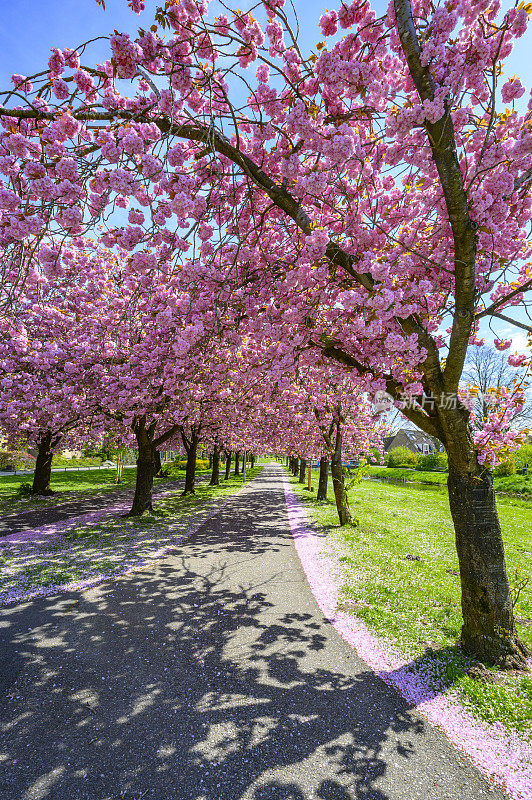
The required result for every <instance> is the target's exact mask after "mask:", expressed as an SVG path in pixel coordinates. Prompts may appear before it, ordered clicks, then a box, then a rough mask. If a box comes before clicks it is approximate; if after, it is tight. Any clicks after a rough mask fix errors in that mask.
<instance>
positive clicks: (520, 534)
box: [290, 472, 532, 737]
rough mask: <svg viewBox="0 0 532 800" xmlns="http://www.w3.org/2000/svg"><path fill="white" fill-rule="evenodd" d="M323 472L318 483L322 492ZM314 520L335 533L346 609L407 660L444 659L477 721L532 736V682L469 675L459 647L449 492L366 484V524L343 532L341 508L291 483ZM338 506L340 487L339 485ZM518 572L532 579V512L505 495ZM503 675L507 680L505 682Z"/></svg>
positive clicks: (360, 516) (526, 595)
mask: <svg viewBox="0 0 532 800" xmlns="http://www.w3.org/2000/svg"><path fill="white" fill-rule="evenodd" d="M317 480H318V474H317V472H316V473H315V475H314V476H313V485H314V489H316V488H317ZM290 481H291V483H292V486H293V488H294V489H295V491H296V492H297V494H298V495H299V497H300V498H301V499H302V500H303V501H304V502H305V505H306V507H307V509H308V511H309V512H310V516H311V519H312V520H313V521H314V523H316V525H317V526H318V527H320V528H322V529H325V530H327V531H328V534H329V535H328V541H329V543H330V545H331V546H332V548H333V551H334V553H335V554H336V556H337V558H338V559H339V561H340V562H341V564H342V567H343V573H344V579H343V586H342V593H341V602H340V605H341V606H342V610H345V611H348V612H349V613H352V614H355V615H356V616H357V617H360V618H361V619H362V620H364V622H365V623H366V624H367V625H368V627H369V628H370V629H371V630H372V631H373V632H375V633H376V634H377V635H379V636H380V637H382V638H383V639H385V640H387V641H388V642H390V643H391V644H392V645H394V646H395V647H396V648H397V649H399V650H400V652H402V653H403V654H404V655H405V656H407V657H410V658H412V659H413V660H414V659H416V658H429V659H436V660H438V661H439V662H440V664H439V666H440V669H439V671H440V672H441V674H442V680H443V683H444V684H445V685H447V686H449V687H454V688H456V689H457V691H458V692H459V694H460V698H461V700H462V702H463V703H465V705H466V706H468V707H469V708H470V709H471V710H472V711H473V712H474V713H475V714H476V715H477V716H479V717H480V718H482V719H484V720H486V721H488V722H501V723H502V724H503V725H506V726H507V727H508V728H514V729H518V730H521V731H526V733H527V736H530V737H532V676H530V675H524V676H523V675H515V674H513V673H508V674H504V673H498V674H497V680H498V681H499V680H500V681H501V683H500V685H499V684H491V683H481V682H480V681H478V680H474V679H472V678H470V677H469V676H467V675H465V674H464V671H465V669H466V668H467V667H468V666H469V665H470V663H471V662H470V661H468V660H467V659H465V658H464V656H463V655H462V653H461V651H460V649H459V647H457V644H456V643H457V641H458V640H459V636H460V627H461V624H462V619H461V612H460V579H459V575H458V560H457V556H456V549H455V543H454V529H453V525H452V521H451V516H450V512H449V505H448V499H447V493H446V492H445V491H441V490H438V489H432V488H430V487H428V488H426V489H422V488H421V487H416V486H408V485H394V484H389V483H385V482H383V483H380V482H378V481H371V480H365V481H362V482H361V483H360V484H359V485H357V486H355V487H354V488H353V489H352V490H351V491H350V502H351V509H352V512H353V515H354V517H355V518H356V519H357V523H356V524H355V525H354V526H349V527H344V528H340V527H339V526H338V517H337V513H336V507H335V505H334V503H333V502H328V503H326V504H321V503H320V504H318V503H317V502H316V500H315V491H314V492H313V493H312V495H311V494H310V493H309V492H308V491H306V490H305V489H304V487H303V486H302V485H301V484H299V483H298V482H297V480H296V479H295V478H292V477H291V478H290ZM329 498H330V501H332V498H333V493H332V484H331V482H329ZM497 506H498V509H499V515H500V519H501V526H502V530H503V537H504V542H505V548H506V556H507V565H508V573H509V576H510V579H511V581H512V582H515V580H514V579H515V573H516V570H517V571H518V574H521V575H532V537H531V535H530V531H531V528H532V507H531V505H530V503H529V502H526V501H523V500H520V499H513V498H505V497H498V498H497ZM531 590H532V585H529V586H528V587H526V589H525V590H524V591H523V592H522V593H521V596H520V598H519V600H518V602H517V604H516V607H515V614H516V619H517V628H518V631H519V635H520V636H521V638H522V640H523V641H524V642H525V643H526V644H527V645H528V647H529V648H530V649H531V650H532V591H531ZM501 676H502V677H501Z"/></svg>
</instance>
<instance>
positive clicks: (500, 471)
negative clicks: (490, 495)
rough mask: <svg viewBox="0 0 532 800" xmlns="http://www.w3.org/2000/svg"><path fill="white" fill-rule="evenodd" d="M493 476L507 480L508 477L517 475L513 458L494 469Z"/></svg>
mask: <svg viewBox="0 0 532 800" xmlns="http://www.w3.org/2000/svg"><path fill="white" fill-rule="evenodd" d="M493 474H494V476H495V477H496V478H507V477H508V475H515V461H514V459H513V457H512V458H509V459H508V460H507V461H501V463H500V464H497V466H495V467H494V468H493Z"/></svg>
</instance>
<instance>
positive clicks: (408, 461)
mask: <svg viewBox="0 0 532 800" xmlns="http://www.w3.org/2000/svg"><path fill="white" fill-rule="evenodd" d="M417 458H418V457H417V454H416V453H413V452H412V450H409V449H408V447H394V448H393V450H390V452H389V453H388V457H387V459H386V465H387V466H388V467H415V466H416V464H417Z"/></svg>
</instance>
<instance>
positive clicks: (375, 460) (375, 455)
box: [368, 447, 382, 464]
mask: <svg viewBox="0 0 532 800" xmlns="http://www.w3.org/2000/svg"><path fill="white" fill-rule="evenodd" d="M368 463H369V464H382V453H381V451H380V450H379V449H378V448H377V447H370V448H369V453H368Z"/></svg>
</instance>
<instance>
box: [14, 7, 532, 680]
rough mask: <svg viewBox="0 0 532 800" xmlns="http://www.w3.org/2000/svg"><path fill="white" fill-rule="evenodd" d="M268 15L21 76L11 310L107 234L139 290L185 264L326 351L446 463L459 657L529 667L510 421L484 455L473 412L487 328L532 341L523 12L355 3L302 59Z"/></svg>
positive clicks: (171, 20) (243, 309)
mask: <svg viewBox="0 0 532 800" xmlns="http://www.w3.org/2000/svg"><path fill="white" fill-rule="evenodd" d="M136 6H137V8H136V10H140V4H136ZM263 7H264V9H265V12H266V14H267V15H268V17H269V19H268V21H267V22H266V21H264V24H263V23H262V22H261V20H260V19H257V18H255V17H254V16H253V15H252V14H251V13H250V12H242V11H236V12H229V11H227V10H226V9H225V8H223V7H222V8H221V9H220V12H221V13H220V15H219V16H218V17H216V18H214V20H213V18H212V17H211V16H210V15H209V16H208V15H207V6H206V3H204V2H202V0H197V1H195V0H186V2H179V3H172V4H167V5H166V6H165V8H164V9H160V10H159V11H158V13H157V17H156V21H155V25H154V27H153V28H152V29H150V31H140V32H139V36H138V38H137V39H136V40H133V39H131V38H130V37H129V36H127V35H126V34H120V33H115V34H113V35H112V36H111V37H110V58H109V59H108V60H107V61H105V62H104V63H102V64H91V63H90V53H89V48H88V47H87V46H81V47H79V48H76V49H75V50H73V49H63V50H60V49H55V50H54V51H53V52H52V55H51V58H50V61H49V64H48V69H47V70H44V71H43V72H42V73H40V74H39V75H36V76H32V77H31V78H27V77H24V76H21V75H15V76H13V84H14V86H13V89H12V90H10V91H8V92H7V93H5V94H4V95H3V102H4V105H3V108H2V109H0V118H1V120H2V125H3V132H2V134H1V135H0V147H1V148H2V154H1V157H0V169H1V170H2V173H3V175H4V176H5V179H4V186H3V188H2V189H1V190H0V207H1V209H2V220H1V222H0V246H2V247H3V248H4V255H5V258H4V260H3V264H4V269H5V275H4V278H5V280H4V287H5V288H4V296H3V297H4V301H5V303H6V304H8V303H10V302H12V298H13V297H14V296H15V295H16V293H17V292H18V291H19V289H20V286H21V284H23V283H24V282H25V281H27V280H28V279H30V280H31V279H37V277H38V276H35V274H34V273H35V270H36V267H35V254H36V253H37V252H41V250H43V249H44V248H48V252H49V253H50V258H54V259H55V260H56V261H57V262H58V263H59V262H60V261H61V260H62V259H63V254H62V249H63V246H64V245H63V244H58V242H63V241H64V239H62V238H61V237H65V236H66V237H67V238H68V237H75V236H78V235H80V234H81V233H87V232H88V231H90V230H94V231H96V228H97V226H98V225H100V224H103V225H104V226H105V227H106V230H105V232H104V233H103V234H98V235H99V236H100V238H101V241H102V243H103V244H104V245H106V246H108V247H121V248H122V249H123V250H126V251H128V252H130V253H131V257H130V258H131V263H132V264H135V265H136V268H137V269H139V270H142V269H146V267H145V266H144V262H145V257H146V256H145V250H146V249H149V248H150V247H159V248H160V250H161V253H162V255H163V258H170V257H172V256H175V258H176V259H181V258H182V256H183V254H184V253H188V254H189V257H191V260H192V262H193V264H194V270H195V275H196V276H197V277H201V278H202V279H204V280H205V281H206V283H207V284H208V285H210V286H211V287H213V289H214V286H216V287H217V289H216V292H215V296H216V297H217V300H218V301H220V302H221V304H222V305H223V304H224V303H227V304H229V301H230V300H231V303H232V305H233V308H234V314H235V324H237V325H238V327H239V328H240V333H241V332H242V330H244V329H245V330H247V333H248V335H249V336H254V335H257V336H259V337H260V336H262V335H263V331H264V326H268V325H269V326H272V325H273V326H275V325H277V324H281V325H284V326H291V327H292V333H291V336H290V339H288V340H285V342H284V346H285V347H286V350H287V352H288V351H289V350H295V351H298V350H299V351H301V350H302V349H305V348H314V349H316V350H317V351H319V353H320V354H322V355H324V356H326V357H327V358H329V359H332V360H334V361H336V362H338V363H340V364H343V365H344V366H345V367H346V368H347V370H349V371H351V372H353V373H354V374H356V375H359V376H365V378H366V379H367V380H368V382H369V384H370V385H371V389H372V391H374V392H376V391H378V390H386V391H387V392H388V393H389V394H390V395H391V396H392V397H393V398H394V399H395V400H396V401H397V402H403V403H404V404H405V405H404V413H405V414H406V416H407V417H408V418H409V419H410V420H411V421H413V422H414V423H415V424H416V425H418V426H419V427H420V428H422V429H423V430H424V431H426V432H427V433H429V434H430V435H433V436H436V437H437V438H439V439H440V440H441V441H442V442H443V444H444V445H445V448H446V450H447V453H448V457H449V499H450V507H451V513H452V516H453V520H454V524H455V530H456V542H457V549H458V557H459V563H460V575H461V584H462V610H463V617H464V625H463V630H462V641H463V645H464V647H465V649H466V650H467V651H468V652H470V653H473V654H475V655H476V656H479V657H482V658H485V659H487V660H490V661H492V662H494V663H498V664H500V665H502V666H507V667H511V666H515V667H524V666H525V650H524V647H523V645H522V644H521V642H520V641H519V639H518V637H517V635H516V632H515V625H514V621H513V614H512V603H511V595H510V589H509V584H508V579H507V574H506V566H505V558H504V547H503V541H502V535H501V530H500V525H499V520H498V517H497V510H496V506H495V500H494V494H493V486H492V479H491V475H490V471H489V466H490V465H491V464H492V463H494V460H496V459H497V457H498V450H500V449H502V448H504V447H505V446H506V442H507V441H508V438H507V437H508V435H509V422H510V419H509V416H508V415H506V416H504V417H503V418H501V419H499V420H498V421H497V422H495V421H491V423H490V425H491V426H492V429H490V432H491V433H492V434H494V433H496V434H497V436H496V439H497V442H498V447H495V448H493V447H485V442H486V440H485V439H483V437H482V435H477V434H475V433H474V431H473V427H472V425H471V420H470V413H469V409H468V408H467V406H466V405H465V404H464V403H463V402H462V400H461V398H460V396H459V394H458V390H459V386H460V380H461V375H462V371H463V367H464V360H465V357H466V352H467V348H468V345H469V344H470V343H474V342H475V341H476V336H477V332H478V327H479V324H480V321H481V320H482V319H491V320H495V321H496V320H498V319H503V320H504V321H505V322H508V321H509V322H513V323H514V324H516V325H518V326H521V327H524V328H526V329H527V330H528V329H529V327H528V326H527V325H525V324H524V323H522V322H520V321H519V320H516V319H515V318H514V317H513V316H508V313H510V314H511V307H512V306H516V305H523V304H526V303H527V297H528V296H529V295H528V292H529V290H530V288H531V287H532V276H531V274H530V268H529V266H528V263H527V259H528V258H529V255H530V244H529V242H528V225H529V221H530V217H531V213H532V211H531V201H530V196H529V195H530V185H531V182H532V139H531V134H530V130H529V122H530V117H531V112H530V108H528V109H527V110H525V112H524V113H523V112H521V111H520V110H519V108H520V107H519V103H518V101H519V100H520V98H522V97H523V95H524V92H525V89H524V87H523V85H522V84H521V82H520V80H519V79H518V78H511V79H509V80H506V79H502V80H501V75H502V72H503V63H504V60H505V59H506V58H507V57H508V55H509V54H510V52H511V50H512V47H513V46H514V42H515V40H516V39H518V38H519V37H520V36H522V34H523V33H524V31H525V30H526V26H527V23H528V14H527V9H526V8H524V7H521V8H511V9H510V10H508V11H507V12H505V13H501V11H500V3H499V2H498V0H481V1H480V3H475V4H472V3H471V2H469V0H460V2H456V0H446V2H442V3H440V4H439V5H437V6H434V5H433V4H432V3H429V2H428V0H415V2H412V0H393V2H392V3H391V4H390V6H389V8H388V11H387V13H386V15H384V16H382V17H378V16H377V14H376V13H375V11H374V10H373V9H372V8H371V6H370V4H369V2H368V0H355V2H352V3H345V4H343V5H342V6H341V7H340V9H339V10H338V11H336V10H332V11H330V12H326V13H325V14H324V15H323V16H322V17H321V20H320V25H321V29H322V35H323V41H321V42H319V43H318V45H317V46H316V48H315V51H314V52H310V53H308V54H304V53H303V52H302V49H301V47H300V45H299V43H298V40H297V36H296V30H297V26H296V25H295V24H294V20H293V19H292V18H291V16H290V14H289V13H288V12H286V11H285V9H284V2H283V0H266V2H265V3H264V4H263ZM255 13H257V12H255ZM339 29H342V30H343V31H344V33H341V34H339ZM501 83H502V88H501ZM500 99H502V102H503V103H504V104H505V106H506V107H505V108H502V107H501V105H500ZM128 207H129V211H128V216H127V222H125V221H124V222H122V221H119V220H118V217H117V213H120V212H117V210H118V209H125V208H128ZM114 212H117V213H114ZM170 221H171V222H170ZM508 309H510V312H508ZM232 313H233V312H232ZM280 317H282V319H280ZM500 346H501V347H504V346H506V343H505V342H504V341H502V340H501V341H500ZM405 396H406V397H407V400H406V401H405V400H404V397H405ZM425 396H426V397H429V398H430V402H429V403H425V402H424V397H425Z"/></svg>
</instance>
